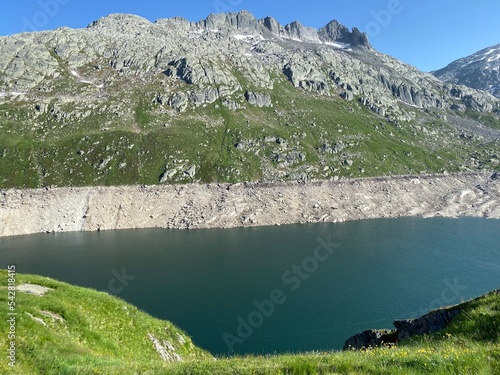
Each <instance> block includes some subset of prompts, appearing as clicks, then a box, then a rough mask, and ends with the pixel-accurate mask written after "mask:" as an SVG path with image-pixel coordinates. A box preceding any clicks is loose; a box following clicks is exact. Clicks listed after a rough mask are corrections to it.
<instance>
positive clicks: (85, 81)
mask: <svg viewBox="0 0 500 375" xmlns="http://www.w3.org/2000/svg"><path fill="white" fill-rule="evenodd" d="M70 72H71V75H72V76H74V77H75V78H78V80H79V81H80V82H81V83H86V84H88V85H93V86H95V87H97V88H99V89H102V88H103V87H104V84H102V83H101V84H100V85H96V84H95V83H94V82H92V81H88V80H86V79H84V78H83V77H82V76H81V75H80V74H78V73H77V72H75V71H74V70H71V71H70Z"/></svg>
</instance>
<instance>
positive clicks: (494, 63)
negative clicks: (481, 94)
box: [433, 44, 500, 98]
mask: <svg viewBox="0 0 500 375" xmlns="http://www.w3.org/2000/svg"><path fill="white" fill-rule="evenodd" d="M433 74H434V75H435V76H436V77H437V78H439V79H441V80H443V81H445V82H450V83H456V84H460V85H465V86H469V87H472V88H475V89H478V90H484V91H488V92H490V93H491V94H493V95H495V96H496V97H497V98H500V44H497V45H495V46H491V47H488V48H485V49H482V50H481V51H478V52H476V53H474V54H472V55H470V56H467V57H464V58H462V59H458V60H456V61H454V62H452V63H451V64H449V65H448V66H446V67H445V68H443V69H440V70H437V71H435V72H433Z"/></svg>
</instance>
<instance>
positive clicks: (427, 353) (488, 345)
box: [0, 271, 500, 375]
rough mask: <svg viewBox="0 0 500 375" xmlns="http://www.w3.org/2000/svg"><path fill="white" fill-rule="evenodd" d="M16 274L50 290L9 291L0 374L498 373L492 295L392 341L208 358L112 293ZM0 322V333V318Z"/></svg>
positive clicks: (3, 302)
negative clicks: (438, 327) (171, 353)
mask: <svg viewBox="0 0 500 375" xmlns="http://www.w3.org/2000/svg"><path fill="white" fill-rule="evenodd" d="M16 279H17V280H16V281H17V283H18V284H20V283H27V282H29V283H35V284H39V285H43V286H47V287H51V288H53V289H54V290H53V291H51V292H49V293H48V294H46V295H45V296H43V297H37V296H33V295H27V294H24V293H20V292H18V293H17V295H16V303H17V313H18V322H17V331H16V335H17V363H16V367H15V368H14V369H12V368H9V367H8V366H7V362H6V361H5V356H3V358H2V361H1V362H0V373H2V374H3V373H6V374H7V373H12V374H58V375H59V374H120V375H125V374H189V375H191V374H398V375H399V374H443V375H444V374H446V375H448V374H500V294H496V293H490V294H488V295H486V296H485V297H482V298H480V299H477V300H474V301H471V302H469V303H468V304H467V306H466V308H465V309H464V311H463V312H462V313H461V314H460V315H459V316H457V317H456V318H455V319H454V321H453V322H452V323H451V325H450V326H449V327H448V328H447V329H446V330H444V331H441V332H439V333H436V334H434V335H430V336H423V337H417V338H413V339H409V340H407V341H405V342H402V343H400V344H399V345H398V346H397V347H384V348H376V349H371V350H365V351H359V352H355V351H352V352H331V353H307V354H294V355H292V354H290V355H276V356H246V357H233V358H219V359H217V360H214V359H213V358H212V357H211V356H210V355H209V354H208V353H206V352H205V351H203V350H201V349H199V348H197V347H195V346H194V345H193V344H192V342H191V340H190V339H189V338H188V337H187V336H186V335H185V334H184V333H183V332H181V331H180V330H178V329H177V328H176V327H174V326H173V325H172V324H171V323H169V322H165V321H161V320H158V319H154V318H152V317H151V316H149V315H147V314H145V313H143V312H141V311H138V310H137V309H136V308H135V307H133V306H131V305H129V304H127V303H126V302H124V301H122V300H120V299H118V298H115V297H111V296H109V295H107V294H105V293H101V292H97V291H94V290H90V289H84V288H79V287H74V286H71V285H68V284H65V283H61V282H57V281H54V280H51V279H48V278H45V277H39V276H31V275H17V276H16ZM6 285H7V273H6V272H5V271H0V313H1V315H2V316H3V317H6V316H7V301H8V300H7V287H6ZM41 311H50V312H53V313H56V314H58V315H60V316H61V317H62V318H64V319H65V322H60V321H53V320H52V319H50V318H48V317H47V316H45V315H42V314H41V313H40V312H41ZM27 313H30V314H31V315H33V316H34V317H38V318H41V319H43V320H44V322H45V323H46V325H47V326H46V327H45V326H43V325H41V324H40V323H39V322H35V321H34V320H33V319H32V318H31V317H30V316H29V315H28V314H27ZM0 327H2V332H7V330H8V325H7V322H6V319H3V318H2V320H1V321H0ZM148 333H153V334H154V335H155V336H156V337H157V338H158V339H160V340H168V341H169V342H171V343H172V345H173V346H174V347H175V350H176V352H177V353H178V354H179V355H180V356H181V357H182V358H183V362H180V363H174V364H169V363H165V362H163V361H162V360H161V359H160V357H159V355H158V353H157V352H156V351H155V350H154V348H153V345H152V343H151V341H150V340H149V339H148V337H147V335H148ZM179 336H181V337H182V338H183V339H182V340H179ZM184 340H185V343H184V344H182V341H184ZM0 351H1V352H2V353H6V352H7V345H6V340H2V341H0Z"/></svg>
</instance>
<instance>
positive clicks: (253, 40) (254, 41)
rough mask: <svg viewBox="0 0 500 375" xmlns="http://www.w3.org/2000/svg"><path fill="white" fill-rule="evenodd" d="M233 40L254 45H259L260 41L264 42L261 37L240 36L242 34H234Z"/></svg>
mask: <svg viewBox="0 0 500 375" xmlns="http://www.w3.org/2000/svg"><path fill="white" fill-rule="evenodd" d="M233 37H234V38H235V39H238V40H241V41H242V42H245V43H248V44H252V45H254V46H255V45H256V44H259V43H260V42H261V41H263V40H265V39H264V37H263V36H262V35H257V36H255V35H242V34H235V35H233Z"/></svg>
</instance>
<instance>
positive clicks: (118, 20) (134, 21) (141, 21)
mask: <svg viewBox="0 0 500 375" xmlns="http://www.w3.org/2000/svg"><path fill="white" fill-rule="evenodd" d="M151 25H152V23H151V22H150V21H149V20H148V19H146V18H144V17H141V16H137V15H135V14H127V13H113V14H110V15H108V16H105V17H102V18H100V19H98V20H96V21H94V22H92V23H91V24H90V25H88V26H87V28H90V29H97V28H119V27H134V26H136V27H137V26H139V27H144V26H147V27H149V26H151Z"/></svg>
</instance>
